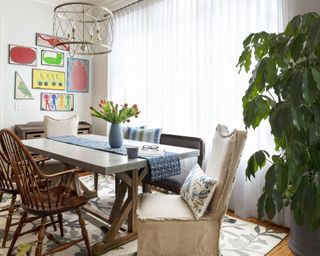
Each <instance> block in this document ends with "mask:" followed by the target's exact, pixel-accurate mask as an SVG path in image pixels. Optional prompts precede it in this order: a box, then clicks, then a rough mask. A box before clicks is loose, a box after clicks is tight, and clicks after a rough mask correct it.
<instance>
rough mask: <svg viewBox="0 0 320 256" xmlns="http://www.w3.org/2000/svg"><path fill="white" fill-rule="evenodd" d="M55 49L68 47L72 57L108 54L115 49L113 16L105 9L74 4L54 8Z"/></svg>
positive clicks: (81, 3) (78, 3)
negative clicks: (76, 55)
mask: <svg viewBox="0 0 320 256" xmlns="http://www.w3.org/2000/svg"><path fill="white" fill-rule="evenodd" d="M53 35H54V36H55V37H57V38H58V39H59V40H57V43H56V44H55V47H58V46H59V45H67V46H68V47H67V49H69V53H70V56H73V55H75V54H79V55H96V54H105V53H108V52H110V51H111V50H112V35H113V16H112V12H111V11H110V10H109V9H107V8H105V7H102V6H97V5H94V4H90V3H84V2H74V3H65V4H61V5H58V6H57V7H55V8H54V17H53Z"/></svg>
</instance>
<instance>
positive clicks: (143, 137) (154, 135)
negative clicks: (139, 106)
mask: <svg viewBox="0 0 320 256" xmlns="http://www.w3.org/2000/svg"><path fill="white" fill-rule="evenodd" d="M161 132H162V128H145V129H143V128H142V129H141V128H135V127H129V128H128V139H129V140H138V141H145V142H150V143H157V144H159V143H160V137H161Z"/></svg>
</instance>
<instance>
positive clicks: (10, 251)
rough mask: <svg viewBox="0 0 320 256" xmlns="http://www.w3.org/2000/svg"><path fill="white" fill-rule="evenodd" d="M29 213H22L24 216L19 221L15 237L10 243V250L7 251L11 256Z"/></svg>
mask: <svg viewBox="0 0 320 256" xmlns="http://www.w3.org/2000/svg"><path fill="white" fill-rule="evenodd" d="M27 215H28V214H27V213H26V212H23V213H22V216H21V218H20V221H19V225H18V227H17V229H16V231H15V232H14V235H13V238H12V240H11V243H10V247H9V249H8V252H7V255H8V256H11V254H12V250H13V247H14V245H15V243H16V241H17V239H18V237H19V235H20V233H21V230H22V227H23V225H24V223H25V221H26V218H27Z"/></svg>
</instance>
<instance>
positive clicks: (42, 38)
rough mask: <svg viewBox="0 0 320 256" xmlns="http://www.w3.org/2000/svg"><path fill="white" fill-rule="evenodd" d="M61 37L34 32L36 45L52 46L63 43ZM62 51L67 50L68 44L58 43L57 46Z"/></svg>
mask: <svg viewBox="0 0 320 256" xmlns="http://www.w3.org/2000/svg"><path fill="white" fill-rule="evenodd" d="M63 40H64V39H63V38H58V37H55V36H50V35H46V34H42V33H36V45H38V46H42V47H48V48H54V46H55V45H56V44H57V43H63ZM57 48H58V49H59V50H62V51H69V48H70V47H69V46H68V45H66V44H62V45H59V46H58V47H57Z"/></svg>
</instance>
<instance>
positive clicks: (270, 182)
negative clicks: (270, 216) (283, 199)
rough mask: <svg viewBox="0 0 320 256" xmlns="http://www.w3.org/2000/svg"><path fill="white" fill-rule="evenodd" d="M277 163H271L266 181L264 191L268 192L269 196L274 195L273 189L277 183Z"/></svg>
mask: <svg viewBox="0 0 320 256" xmlns="http://www.w3.org/2000/svg"><path fill="white" fill-rule="evenodd" d="M275 169H276V168H275V165H274V164H273V165H271V166H270V168H269V169H268V171H267V173H266V181H265V186H264V191H265V192H266V193H267V194H268V196H272V195H273V190H274V187H275V184H276V173H275Z"/></svg>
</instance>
